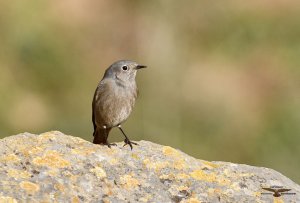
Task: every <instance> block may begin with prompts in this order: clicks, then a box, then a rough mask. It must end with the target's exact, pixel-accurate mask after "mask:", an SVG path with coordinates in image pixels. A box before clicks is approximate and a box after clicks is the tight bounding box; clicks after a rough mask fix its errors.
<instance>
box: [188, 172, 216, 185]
mask: <svg viewBox="0 0 300 203" xmlns="http://www.w3.org/2000/svg"><path fill="white" fill-rule="evenodd" d="M190 175H191V176H192V177H193V178H194V179H196V180H203V181H207V182H216V179H217V176H216V174H215V173H206V172H204V171H203V170H195V171H193V172H192V173H191V174H190Z"/></svg>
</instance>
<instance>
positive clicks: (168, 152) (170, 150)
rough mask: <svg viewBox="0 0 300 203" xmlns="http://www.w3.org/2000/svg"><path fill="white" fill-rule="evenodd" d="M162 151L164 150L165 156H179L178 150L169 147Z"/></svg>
mask: <svg viewBox="0 0 300 203" xmlns="http://www.w3.org/2000/svg"><path fill="white" fill-rule="evenodd" d="M162 150H163V153H164V155H166V156H178V155H179V152H178V150H176V149H174V148H172V147H169V146H164V147H163V149H162Z"/></svg>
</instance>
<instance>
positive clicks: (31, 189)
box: [20, 181, 40, 194]
mask: <svg viewBox="0 0 300 203" xmlns="http://www.w3.org/2000/svg"><path fill="white" fill-rule="evenodd" d="M20 187H21V188H22V189H24V190H26V192H27V193H30V194H33V193H35V192H37V191H39V190H40V186H39V185H37V184H35V183H32V182H29V181H22V182H21V183H20Z"/></svg>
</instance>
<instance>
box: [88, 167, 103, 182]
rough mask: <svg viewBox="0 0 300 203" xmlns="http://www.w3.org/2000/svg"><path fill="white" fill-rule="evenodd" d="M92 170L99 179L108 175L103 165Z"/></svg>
mask: <svg viewBox="0 0 300 203" xmlns="http://www.w3.org/2000/svg"><path fill="white" fill-rule="evenodd" d="M90 171H91V172H92V173H94V174H95V175H96V177H97V178H98V179H103V178H105V177H106V172H105V171H104V169H103V168H101V167H95V168H93V169H91V170H90Z"/></svg>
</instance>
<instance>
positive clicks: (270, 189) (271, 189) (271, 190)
mask: <svg viewBox="0 0 300 203" xmlns="http://www.w3.org/2000/svg"><path fill="white" fill-rule="evenodd" d="M262 189H264V190H268V191H270V192H275V191H276V190H274V189H273V188H266V187H263V188H262Z"/></svg>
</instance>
